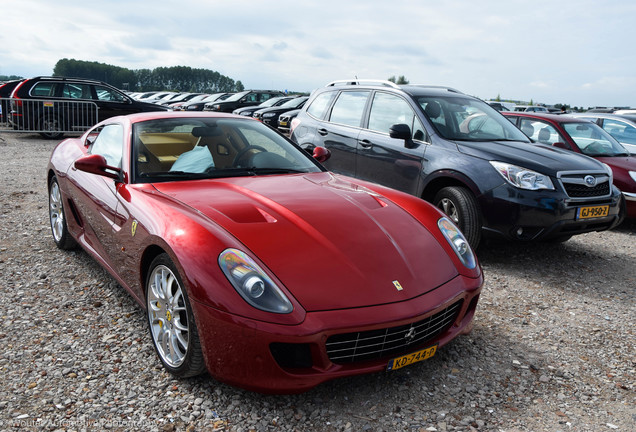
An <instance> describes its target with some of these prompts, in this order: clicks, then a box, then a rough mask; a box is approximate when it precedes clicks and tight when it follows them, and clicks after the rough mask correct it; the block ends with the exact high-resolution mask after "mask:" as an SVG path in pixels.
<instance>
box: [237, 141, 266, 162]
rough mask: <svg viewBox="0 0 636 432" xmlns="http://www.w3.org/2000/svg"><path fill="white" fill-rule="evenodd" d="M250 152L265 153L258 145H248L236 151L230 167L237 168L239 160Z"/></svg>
mask: <svg viewBox="0 0 636 432" xmlns="http://www.w3.org/2000/svg"><path fill="white" fill-rule="evenodd" d="M250 150H258V151H262V152H266V151H267V150H265V149H264V148H263V147H261V146H258V145H248V146H247V147H245V148H243V149H241V150H239V151H238V153H236V156H235V157H234V161H233V162H232V166H233V167H239V166H240V165H239V162H240V161H241V158H242V157H243V156H245V154H246V153H247V152H248V151H250Z"/></svg>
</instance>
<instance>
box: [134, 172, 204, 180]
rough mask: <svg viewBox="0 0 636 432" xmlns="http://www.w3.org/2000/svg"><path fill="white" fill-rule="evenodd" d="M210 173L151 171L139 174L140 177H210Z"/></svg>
mask: <svg viewBox="0 0 636 432" xmlns="http://www.w3.org/2000/svg"><path fill="white" fill-rule="evenodd" d="M208 175H209V174H208V173H204V172H202V173H196V172H187V171H151V172H143V173H141V174H139V177H162V178H164V177H194V178H201V177H208Z"/></svg>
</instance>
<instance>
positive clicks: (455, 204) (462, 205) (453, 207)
mask: <svg viewBox="0 0 636 432" xmlns="http://www.w3.org/2000/svg"><path fill="white" fill-rule="evenodd" d="M433 204H434V205H435V206H436V207H437V208H439V209H440V210H442V211H443V212H444V213H446V215H447V216H448V217H449V218H450V219H451V220H452V221H453V222H455V224H456V225H457V226H458V227H459V229H460V230H461V232H462V234H464V236H465V237H466V240H468V244H470V246H471V247H472V248H473V249H477V246H479V242H480V240H481V224H482V222H481V213H480V211H479V207H478V206H477V201H476V200H475V197H474V195H473V194H472V193H471V192H470V191H469V190H468V189H466V188H465V187H461V186H449V187H445V188H443V189H440V191H439V192H437V194H436V195H435V199H434V200H433Z"/></svg>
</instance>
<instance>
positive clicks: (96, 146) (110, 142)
mask: <svg viewBox="0 0 636 432" xmlns="http://www.w3.org/2000/svg"><path fill="white" fill-rule="evenodd" d="M123 145H124V129H123V127H122V126H121V125H119V124H111V125H106V126H104V127H103V128H102V130H101V131H99V135H97V138H96V139H95V141H94V142H93V145H92V146H91V149H90V152H91V154H99V155H102V156H104V157H105V158H106V163H108V165H110V166H114V167H117V168H121V157H122V153H123Z"/></svg>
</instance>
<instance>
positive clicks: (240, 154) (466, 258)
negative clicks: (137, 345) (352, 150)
mask: <svg viewBox="0 0 636 432" xmlns="http://www.w3.org/2000/svg"><path fill="white" fill-rule="evenodd" d="M313 155H314V157H313V158H312V157H311V156H310V155H309V154H307V153H306V152H305V151H303V150H302V149H301V148H300V147H298V146H297V145H295V144H294V143H292V142H291V141H289V140H288V139H286V138H284V137H283V136H282V135H280V134H279V133H277V132H276V131H274V130H272V129H271V128H270V127H268V126H266V125H264V124H262V123H261V122H259V121H257V120H255V119H253V118H250V117H242V116H236V115H232V114H223V113H188V112H172V113H145V114H134V115H129V116H122V117H113V118H110V119H108V120H105V121H103V122H101V123H99V124H98V125H97V126H95V127H93V128H91V129H90V130H89V131H87V132H86V133H85V134H84V135H83V136H82V137H81V138H74V139H67V140H65V141H62V142H61V143H60V144H58V145H57V147H56V148H55V149H54V150H53V152H52V155H51V159H50V163H49V165H48V170H47V182H48V186H49V217H50V223H51V231H52V234H53V239H54V241H55V243H56V245H57V246H58V247H59V248H61V249H68V248H71V247H74V246H75V245H77V244H79V245H80V246H81V247H82V248H83V249H84V250H85V251H86V252H87V253H89V254H90V255H91V256H92V257H93V258H94V259H95V260H97V261H98V262H99V263H100V264H101V265H102V266H103V267H104V268H105V269H106V270H108V271H109V272H110V274H111V275H112V276H113V277H114V278H115V279H116V280H117V282H118V283H119V284H120V285H121V286H122V287H124V288H125V289H126V290H127V291H128V292H129V293H130V294H131V295H132V296H133V297H134V298H135V300H136V301H137V302H139V303H140V305H141V306H142V307H143V308H145V309H146V311H147V313H146V317H147V321H148V327H149V329H150V332H149V333H150V337H151V339H152V341H153V344H154V347H155V350H156V352H157V355H158V357H159V359H160V361H161V362H162V364H163V366H164V367H165V369H166V370H168V371H169V372H170V373H172V374H174V375H175V376H177V377H187V376H194V375H198V374H201V373H203V372H205V371H206V370H207V371H208V372H209V373H210V374H211V375H212V376H213V377H215V378H217V379H218V380H221V381H224V382H227V383H230V384H233V385H237V386H240V387H244V388H247V389H251V390H255V391H261V392H275V393H291V392H301V391H305V390H307V389H309V388H311V387H313V386H315V385H317V384H319V383H321V382H323V381H326V380H329V379H334V378H338V377H344V376H349V375H356V374H363V373H370V372H377V371H384V370H393V369H398V368H401V367H403V366H406V365H409V364H411V363H414V362H417V361H420V360H426V359H427V358H429V357H431V356H432V355H434V354H435V352H436V351H437V349H438V348H439V347H441V346H443V345H445V344H446V343H448V342H450V341H451V340H452V339H453V338H455V337H456V336H458V335H460V334H463V333H467V332H469V331H470V329H471V327H472V325H471V324H472V319H473V316H474V314H475V309H476V307H477V301H478V298H479V294H480V291H481V288H482V284H483V280H484V279H483V274H482V271H481V268H480V266H479V264H478V263H477V261H476V258H475V256H474V254H473V252H472V250H471V248H470V246H469V245H468V243H467V241H466V239H465V238H464V236H463V235H462V234H461V233H460V231H459V229H458V228H457V227H456V226H455V225H454V224H453V223H452V222H451V221H450V219H448V218H447V217H446V216H445V215H444V214H443V213H442V212H441V211H439V210H438V209H436V208H435V207H433V206H432V205H430V204H428V203H426V202H424V201H422V200H420V199H419V198H416V197H413V196H411V195H407V194H404V193H401V192H397V191H394V190H391V189H388V188H385V187H382V186H376V185H372V184H370V183H366V182H363V181H358V180H353V179H350V178H347V177H344V176H338V175H334V174H332V173H330V172H328V171H327V170H326V169H325V168H323V167H322V166H321V165H320V163H319V161H324V160H325V159H326V158H328V157H329V152H328V150H326V149H324V148H322V147H317V148H316V149H315V150H314V152H313Z"/></svg>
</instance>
